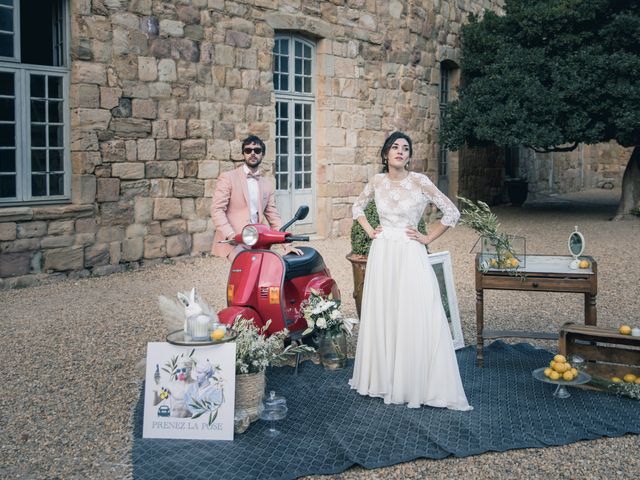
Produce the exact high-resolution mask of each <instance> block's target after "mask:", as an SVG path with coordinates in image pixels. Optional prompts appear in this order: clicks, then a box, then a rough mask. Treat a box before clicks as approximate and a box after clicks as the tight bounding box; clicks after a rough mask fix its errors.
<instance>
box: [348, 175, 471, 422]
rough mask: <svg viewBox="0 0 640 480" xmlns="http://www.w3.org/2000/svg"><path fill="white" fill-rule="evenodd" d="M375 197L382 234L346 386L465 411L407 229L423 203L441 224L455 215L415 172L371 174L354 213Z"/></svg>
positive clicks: (426, 265)
mask: <svg viewBox="0 0 640 480" xmlns="http://www.w3.org/2000/svg"><path fill="white" fill-rule="evenodd" d="M374 198H375V201H376V207H377V209H378V214H379V216H380V225H381V226H382V232H381V233H379V234H378V236H377V237H376V238H375V239H374V240H373V242H372V244H371V249H370V251H369V259H368V262H367V274H366V276H365V282H364V290H363V297H362V308H361V316H360V331H359V333H358V346H357V349H356V359H355V365H354V368H353V378H352V379H351V380H350V381H349V384H350V385H351V388H353V389H355V390H357V391H358V393H360V394H361V395H369V396H371V397H381V398H383V399H384V402H385V403H399V404H403V403H406V404H407V406H408V407H410V408H418V407H420V405H430V406H432V407H445V408H449V409H452V410H471V409H472V407H470V406H469V403H468V402H467V397H466V395H465V393H464V388H463V386H462V381H461V380H460V372H459V371H458V363H457V360H456V354H455V350H454V348H453V341H452V339H451V333H450V330H449V325H448V323H447V318H446V316H445V312H444V308H443V306H442V302H441V300H440V289H439V287H438V281H437V279H436V276H435V273H434V272H433V268H432V267H431V263H430V262H429V259H428V257H427V250H426V248H425V247H424V245H422V244H420V243H419V242H417V241H415V240H410V239H409V238H408V237H407V235H406V233H405V229H406V227H408V226H413V227H415V226H417V225H418V222H419V220H420V218H421V216H422V214H423V212H424V209H425V207H426V206H427V205H428V204H429V203H434V204H435V205H436V206H437V207H438V208H439V209H440V210H441V211H442V213H443V217H442V219H441V222H442V223H443V224H444V225H447V226H454V225H455V224H456V222H457V221H458V218H459V217H460V213H459V212H458V209H457V208H456V207H455V205H454V204H453V203H452V202H451V201H450V200H449V199H448V198H447V197H446V196H445V195H444V194H442V192H440V191H439V190H438V189H437V188H436V186H435V185H434V184H433V183H432V182H431V180H429V178H428V177H426V176H425V175H421V174H418V173H414V172H410V173H409V175H408V176H407V177H406V178H405V179H404V180H400V181H393V180H390V179H389V178H388V177H387V175H385V174H378V175H376V176H375V177H374V178H373V179H372V180H371V181H370V182H369V183H368V184H367V186H366V187H365V189H364V191H363V192H362V194H361V195H360V196H359V197H358V199H357V201H356V202H355V204H354V206H353V217H354V219H355V218H358V217H359V216H361V215H364V208H365V207H366V205H367V204H368V203H369V201H370V200H372V199H374Z"/></svg>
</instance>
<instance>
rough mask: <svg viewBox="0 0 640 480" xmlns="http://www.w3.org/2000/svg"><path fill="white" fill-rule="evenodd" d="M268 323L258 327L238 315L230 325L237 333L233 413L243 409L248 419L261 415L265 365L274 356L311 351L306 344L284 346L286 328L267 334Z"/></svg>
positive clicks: (275, 358)
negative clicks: (234, 407) (234, 410)
mask: <svg viewBox="0 0 640 480" xmlns="http://www.w3.org/2000/svg"><path fill="white" fill-rule="evenodd" d="M270 323H271V320H269V321H267V323H266V324H265V325H264V327H262V328H258V327H256V325H255V324H254V323H253V319H246V318H242V317H238V318H236V320H235V321H234V323H233V326H232V327H231V331H232V332H233V334H234V335H235V336H236V338H235V343H236V401H235V406H236V412H237V411H238V410H240V409H243V410H245V411H246V412H247V414H248V415H249V420H250V422H254V421H256V420H258V418H259V417H260V409H261V405H262V396H263V394H264V387H265V383H266V381H265V380H266V379H265V372H266V368H267V367H268V366H269V365H270V364H271V363H272V362H274V361H275V360H277V359H282V358H284V357H287V356H290V355H296V354H298V353H301V352H309V351H311V352H313V351H314V350H313V348H311V347H309V346H307V345H296V346H293V345H289V346H287V347H285V344H284V339H285V338H286V335H287V332H285V331H280V332H277V333H275V334H273V335H271V336H268V337H267V336H266V334H265V332H266V331H267V329H268V328H269V325H270Z"/></svg>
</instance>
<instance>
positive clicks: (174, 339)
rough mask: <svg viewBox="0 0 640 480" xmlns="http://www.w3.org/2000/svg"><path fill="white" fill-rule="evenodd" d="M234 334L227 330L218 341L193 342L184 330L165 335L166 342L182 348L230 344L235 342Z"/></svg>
mask: <svg viewBox="0 0 640 480" xmlns="http://www.w3.org/2000/svg"><path fill="white" fill-rule="evenodd" d="M236 336H237V335H236V334H235V333H231V332H230V330H227V331H226V332H225V334H224V337H222V338H221V339H220V340H212V339H207V340H193V339H192V338H191V337H190V336H189V335H187V334H186V333H185V332H184V330H176V331H175V332H171V333H170V334H169V335H167V342H169V343H172V344H173V345H181V346H184V347H204V346H207V345H218V344H220V343H226V342H230V341H232V340H235V338H236Z"/></svg>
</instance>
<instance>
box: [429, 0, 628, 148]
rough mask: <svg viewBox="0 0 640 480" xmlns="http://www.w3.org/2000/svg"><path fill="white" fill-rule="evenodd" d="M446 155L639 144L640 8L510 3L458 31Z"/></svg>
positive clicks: (573, 0) (581, 0) (443, 135)
mask: <svg viewBox="0 0 640 480" xmlns="http://www.w3.org/2000/svg"><path fill="white" fill-rule="evenodd" d="M462 42H463V46H462V60H461V69H462V77H463V78H462V82H461V84H462V85H463V87H461V89H460V91H459V99H458V100H457V101H455V102H453V103H452V104H451V105H450V108H449V109H448V113H447V115H446V117H445V119H444V122H443V126H442V128H441V132H440V140H441V142H442V143H443V144H445V145H446V146H447V147H448V148H452V149H455V148H459V147H460V146H462V145H463V144H465V143H468V144H469V145H471V146H473V145H487V144H495V145H500V146H510V145H518V144H523V145H526V146H528V147H532V148H534V149H536V150H553V149H557V148H560V146H562V145H567V144H577V143H579V142H584V143H589V144H592V143H598V142H604V141H608V140H616V141H618V143H620V144H621V145H625V146H631V145H638V144H640V111H639V110H638V105H640V82H638V81H637V78H638V76H639V75H640V2H637V1H633V0H507V3H506V15H504V16H498V15H496V14H494V13H492V12H487V13H486V14H485V16H484V18H483V19H482V20H478V19H477V18H472V19H471V22H470V23H469V24H468V25H466V26H464V27H463V29H462Z"/></svg>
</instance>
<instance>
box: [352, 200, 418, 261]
mask: <svg viewBox="0 0 640 480" xmlns="http://www.w3.org/2000/svg"><path fill="white" fill-rule="evenodd" d="M364 216H365V217H366V218H367V221H368V222H369V224H370V225H371V227H373V228H376V227H377V226H378V225H380V217H378V210H377V209H376V202H375V200H372V201H370V202H369V203H368V204H367V206H366V208H365V209H364ZM418 231H419V232H421V233H423V234H425V235H426V233H427V225H426V223H425V222H424V219H422V218H421V219H420V222H419V223H418ZM371 242H372V240H371V238H369V235H367V232H365V231H364V228H362V226H361V225H360V224H359V223H358V221H357V220H354V221H353V225H351V253H354V254H356V255H369V248H370V247H371Z"/></svg>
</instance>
